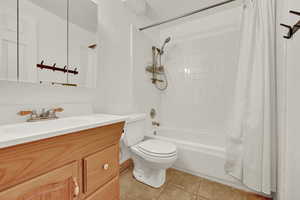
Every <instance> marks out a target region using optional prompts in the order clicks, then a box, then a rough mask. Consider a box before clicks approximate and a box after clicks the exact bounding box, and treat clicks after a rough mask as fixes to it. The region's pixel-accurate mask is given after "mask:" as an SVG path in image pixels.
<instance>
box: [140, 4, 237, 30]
mask: <svg viewBox="0 0 300 200" xmlns="http://www.w3.org/2000/svg"><path fill="white" fill-rule="evenodd" d="M234 1H238V0H227V1H224V2H221V3H217V4H214V5H211V6H207V7H205V8H200V9H198V10H194V11H192V12H189V13H186V14H184V15H180V16H178V17H174V18H171V19H167V20H164V21H162V22H158V23H155V24H152V25H149V26H146V27H143V28H140V31H143V30H146V29H149V28H153V27H156V26H160V25H163V24H166V23H170V22H173V21H176V20H179V19H182V18H186V17H190V16H192V15H194V14H197V13H200V12H203V11H206V10H209V9H212V8H216V7H219V6H222V5H225V4H228V3H232V2H234Z"/></svg>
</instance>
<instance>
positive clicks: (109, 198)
mask: <svg viewBox="0 0 300 200" xmlns="http://www.w3.org/2000/svg"><path fill="white" fill-rule="evenodd" d="M119 199H120V192H119V178H115V179H113V180H112V181H111V182H109V183H107V184H106V185H104V186H103V187H102V188H100V189H99V190H98V191H96V192H95V193H94V194H92V195H91V196H90V197H88V198H87V199H86V200H119Z"/></svg>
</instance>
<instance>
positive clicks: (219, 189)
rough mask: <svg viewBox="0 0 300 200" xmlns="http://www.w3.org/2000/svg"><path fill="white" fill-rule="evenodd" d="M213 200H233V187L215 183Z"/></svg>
mask: <svg viewBox="0 0 300 200" xmlns="http://www.w3.org/2000/svg"><path fill="white" fill-rule="evenodd" d="M213 185H214V186H213V192H212V193H213V194H212V198H211V199H212V200H233V198H234V196H235V194H234V191H233V190H232V188H231V187H229V186H226V185H222V184H219V183H213Z"/></svg>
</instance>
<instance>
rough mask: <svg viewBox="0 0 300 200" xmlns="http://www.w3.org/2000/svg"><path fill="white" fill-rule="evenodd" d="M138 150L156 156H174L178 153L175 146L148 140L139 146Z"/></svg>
mask: <svg viewBox="0 0 300 200" xmlns="http://www.w3.org/2000/svg"><path fill="white" fill-rule="evenodd" d="M138 148H139V149H140V150H142V151H143V152H145V153H149V154H155V155H171V154H172V155H173V154H175V153H176V151H177V148H176V146H175V145H174V144H172V143H169V142H165V141H161V140H146V141H144V142H141V143H140V144H138Z"/></svg>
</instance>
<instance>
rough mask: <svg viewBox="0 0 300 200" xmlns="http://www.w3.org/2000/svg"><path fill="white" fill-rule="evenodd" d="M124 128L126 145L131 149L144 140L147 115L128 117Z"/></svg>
mask: <svg viewBox="0 0 300 200" xmlns="http://www.w3.org/2000/svg"><path fill="white" fill-rule="evenodd" d="M127 118H128V119H127V120H126V124H125V128H124V143H125V145H126V146H128V147H131V146H133V145H135V144H137V143H139V142H141V141H142V140H143V139H144V136H145V131H146V130H145V121H146V114H132V115H127Z"/></svg>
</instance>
